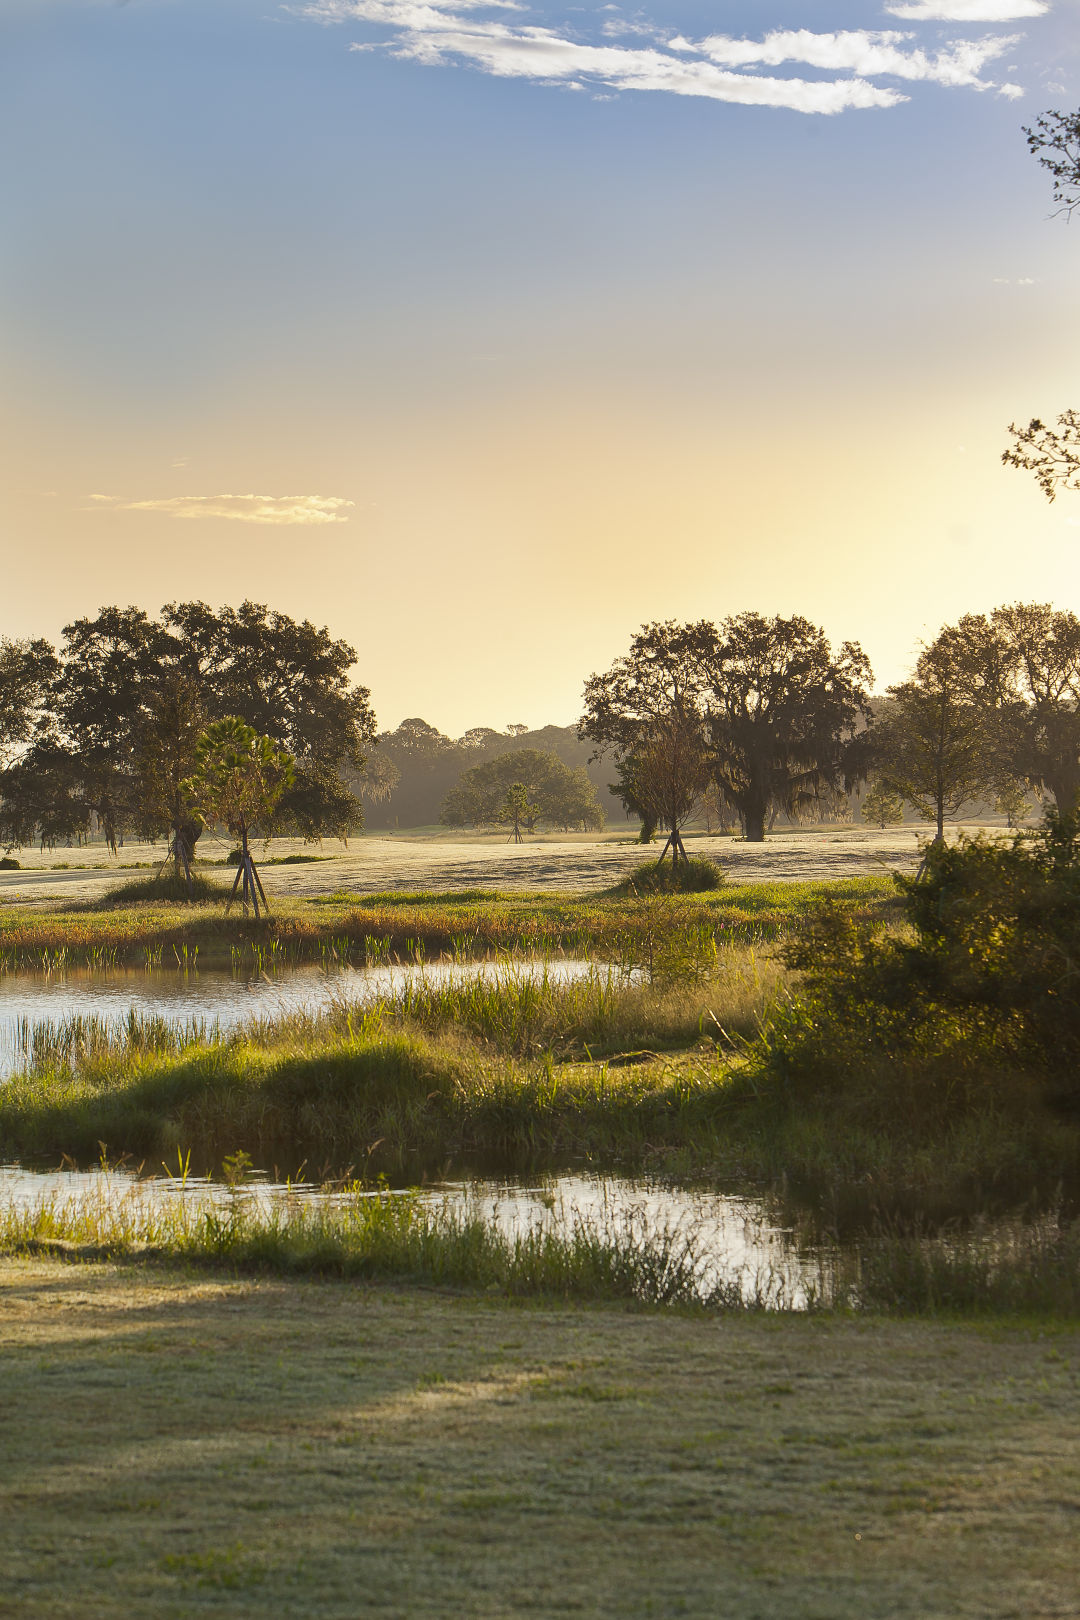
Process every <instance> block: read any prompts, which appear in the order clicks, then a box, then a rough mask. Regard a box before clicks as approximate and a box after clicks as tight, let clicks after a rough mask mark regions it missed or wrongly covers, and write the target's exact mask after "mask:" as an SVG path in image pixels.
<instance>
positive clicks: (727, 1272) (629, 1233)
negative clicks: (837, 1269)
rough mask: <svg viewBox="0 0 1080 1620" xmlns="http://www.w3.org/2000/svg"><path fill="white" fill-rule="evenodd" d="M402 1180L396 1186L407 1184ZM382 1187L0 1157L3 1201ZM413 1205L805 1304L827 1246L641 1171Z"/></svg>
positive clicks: (304, 1195)
mask: <svg viewBox="0 0 1080 1620" xmlns="http://www.w3.org/2000/svg"><path fill="white" fill-rule="evenodd" d="M403 1190H404V1189H403ZM385 1196H386V1192H385V1190H381V1191H380V1190H377V1189H371V1190H362V1191H358V1190H357V1189H355V1188H349V1189H344V1188H341V1187H333V1186H330V1187H320V1186H316V1185H314V1184H312V1183H306V1182H273V1181H270V1180H269V1179H267V1178H265V1177H262V1176H258V1175H257V1176H255V1177H254V1178H252V1179H250V1180H246V1181H244V1182H243V1183H242V1184H241V1185H237V1186H229V1185H228V1184H227V1183H225V1182H222V1181H212V1180H208V1179H206V1178H204V1177H199V1176H187V1177H185V1178H183V1179H181V1178H179V1177H174V1176H160V1177H155V1178H146V1179H140V1178H139V1177H138V1175H137V1174H136V1173H135V1172H132V1171H126V1170H124V1169H123V1168H110V1169H99V1170H52V1171H34V1170H27V1169H25V1168H23V1167H21V1166H20V1165H17V1164H11V1165H3V1166H0V1210H2V1209H3V1208H5V1207H14V1208H16V1209H22V1210H29V1209H32V1208H34V1207H35V1206H37V1205H41V1204H44V1205H50V1204H51V1205H53V1206H54V1207H56V1208H58V1209H63V1210H67V1211H69V1212H74V1211H76V1210H77V1209H78V1208H79V1207H80V1206H88V1207H90V1208H100V1207H101V1206H102V1205H103V1204H107V1205H112V1206H116V1207H120V1206H121V1205H123V1204H124V1203H125V1201H127V1203H128V1207H130V1205H131V1203H132V1202H134V1203H135V1204H137V1205H141V1206H143V1207H145V1208H149V1207H153V1206H157V1207H159V1208H160V1207H162V1206H168V1205H170V1204H175V1203H176V1201H178V1200H184V1201H186V1202H187V1203H188V1205H189V1207H195V1208H196V1209H197V1208H199V1207H201V1206H206V1207H209V1208H213V1209H218V1210H220V1209H222V1208H228V1207H229V1206H230V1205H232V1204H233V1203H234V1201H236V1200H240V1201H242V1202H243V1203H244V1204H251V1203H254V1204H255V1205H256V1206H258V1207H260V1208H261V1209H262V1210H263V1211H265V1212H267V1213H269V1212H270V1211H271V1210H272V1209H273V1208H274V1206H278V1207H279V1208H282V1209H287V1208H288V1207H289V1206H290V1205H291V1206H298V1205H303V1204H308V1205H311V1204H321V1205H331V1206H333V1205H339V1206H340V1205H344V1204H347V1203H348V1202H349V1201H350V1200H352V1199H355V1198H357V1197H371V1198H378V1197H385ZM412 1196H414V1197H415V1198H416V1200H417V1202H418V1203H420V1204H421V1205H422V1206H426V1207H428V1208H431V1209H433V1210H445V1211H446V1212H448V1213H450V1214H454V1215H459V1216H463V1215H468V1216H476V1217H479V1218H480V1219H483V1220H485V1221H490V1222H493V1223H494V1224H495V1225H496V1226H498V1227H499V1229H500V1230H501V1231H503V1232H504V1233H505V1234H506V1235H507V1236H508V1237H510V1238H513V1237H515V1236H518V1235H522V1236H523V1235H525V1234H526V1233H528V1232H531V1231H537V1230H543V1229H547V1230H551V1231H554V1232H561V1233H563V1234H565V1235H569V1234H571V1233H572V1232H574V1231H575V1230H578V1231H581V1232H583V1233H589V1234H595V1235H597V1236H600V1237H603V1238H606V1239H608V1240H616V1239H620V1238H623V1239H625V1238H634V1239H636V1240H638V1242H639V1243H642V1244H647V1243H648V1242H649V1241H650V1240H651V1239H655V1238H657V1237H661V1236H662V1237H663V1238H664V1239H665V1240H670V1242H671V1244H672V1245H673V1247H674V1248H675V1250H676V1251H678V1252H683V1251H684V1250H685V1252H688V1253H690V1254H691V1255H692V1257H693V1265H694V1271H695V1279H696V1286H697V1288H698V1290H699V1291H700V1294H701V1297H702V1298H707V1297H709V1296H710V1295H712V1294H714V1293H715V1292H716V1290H717V1289H720V1288H725V1289H732V1288H734V1289H735V1290H737V1292H738V1295H739V1297H741V1298H742V1299H744V1300H746V1301H748V1302H755V1303H759V1304H762V1305H764V1306H766V1307H769V1308H773V1309H780V1308H783V1309H787V1310H793V1309H794V1310H804V1309H806V1308H807V1306H808V1305H809V1304H810V1303H812V1302H813V1301H814V1300H815V1299H819V1298H820V1297H821V1291H822V1264H823V1260H824V1259H825V1251H824V1250H818V1251H815V1252H809V1253H808V1252H807V1251H806V1250H805V1249H803V1248H801V1246H800V1245H799V1244H798V1243H797V1242H796V1240H795V1237H794V1234H793V1233H792V1232H790V1231H785V1230H783V1229H782V1228H780V1227H778V1226H777V1225H776V1224H775V1213H774V1211H773V1210H772V1208H771V1206H770V1205H769V1203H768V1201H767V1200H765V1199H762V1198H753V1197H742V1196H734V1195H731V1194H727V1193H721V1192H715V1191H705V1190H700V1189H695V1188H686V1187H680V1186H674V1185H671V1184H668V1183H665V1182H659V1181H655V1180H651V1179H648V1178H635V1177H627V1176H615V1175H594V1174H587V1173H582V1172H575V1173H569V1174H562V1175H554V1176H549V1177H542V1178H535V1179H530V1180H515V1179H512V1178H501V1179H488V1180H472V1181H451V1182H442V1183H437V1184H435V1185H432V1186H428V1187H424V1188H422V1189H419V1190H418V1191H416V1190H414V1192H413V1193H412Z"/></svg>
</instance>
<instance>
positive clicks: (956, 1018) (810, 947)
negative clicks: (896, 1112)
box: [767, 813, 1080, 1107]
mask: <svg viewBox="0 0 1080 1620" xmlns="http://www.w3.org/2000/svg"><path fill="white" fill-rule="evenodd" d="M895 881H896V882H897V884H898V885H899V887H900V889H901V891H902V893H903V897H904V912H905V915H906V920H907V923H908V925H909V926H908V929H907V930H906V931H903V932H901V933H898V934H885V933H883V932H881V931H880V930H878V931H876V932H875V931H874V930H873V929H870V928H867V927H866V926H865V925H862V924H859V923H857V922H855V921H853V920H852V918H851V917H850V915H848V914H846V913H844V912H841V911H840V910H839V909H837V908H834V907H830V908H825V909H824V910H822V911H821V912H820V913H819V914H818V915H817V916H816V917H815V918H813V919H811V921H810V922H809V923H808V924H807V926H806V927H805V928H804V929H803V930H802V931H801V932H800V934H799V935H798V936H797V937H796V938H795V939H794V940H792V941H791V942H789V943H788V944H787V945H786V946H785V948H784V951H783V953H782V954H783V960H784V961H785V963H786V964H787V966H788V967H792V968H795V969H796V970H797V971H798V972H800V973H801V974H802V975H803V980H802V985H803V998H802V1002H801V1004H799V1005H797V1006H795V1007H793V1008H792V1010H791V1011H790V1013H789V1014H788V1015H787V1016H786V1017H781V1018H780V1019H779V1020H778V1021H776V1022H774V1025H773V1027H772V1029H771V1030H770V1032H769V1034H768V1036H767V1040H768V1041H769V1042H770V1043H771V1046H772V1051H773V1056H774V1059H776V1060H778V1061H779V1062H780V1063H781V1066H783V1065H784V1064H786V1065H788V1067H789V1068H790V1066H791V1065H792V1064H795V1065H796V1066H797V1067H799V1068H804V1067H805V1062H806V1060H807V1059H812V1061H813V1064H814V1066H815V1068H816V1069H817V1071H818V1072H819V1074H820V1075H821V1076H822V1077H823V1078H824V1077H826V1076H828V1075H829V1074H831V1075H832V1076H833V1078H834V1079H835V1078H839V1077H840V1076H841V1075H842V1073H843V1072H844V1071H847V1070H850V1069H851V1067H852V1065H853V1064H862V1065H863V1066H873V1064H874V1062H875V1060H877V1059H882V1058H884V1059H887V1060H888V1061H890V1062H891V1061H892V1060H894V1059H895V1058H896V1057H898V1056H900V1055H901V1054H903V1055H906V1056H908V1057H916V1058H918V1059H919V1060H920V1063H921V1065H922V1073H923V1074H924V1076H925V1077H931V1078H932V1079H933V1084H934V1085H935V1086H936V1087H938V1088H939V1089H940V1088H947V1089H949V1090H951V1092H952V1093H953V1094H954V1095H956V1096H959V1095H961V1094H964V1095H967V1094H969V1093H970V1091H971V1088H972V1086H978V1085H979V1084H980V1083H981V1081H982V1080H985V1077H986V1076H988V1075H989V1074H990V1073H991V1072H992V1070H993V1069H994V1067H995V1066H996V1067H997V1068H998V1069H1009V1068H1010V1067H1011V1068H1013V1069H1015V1070H1017V1071H1024V1072H1026V1073H1028V1074H1030V1073H1031V1071H1032V1070H1034V1071H1036V1072H1037V1073H1038V1074H1040V1075H1041V1076H1042V1077H1043V1078H1044V1079H1045V1081H1046V1083H1047V1087H1048V1092H1049V1095H1050V1097H1051V1098H1052V1100H1053V1101H1054V1102H1055V1103H1057V1104H1061V1105H1066V1106H1069V1107H1076V1106H1078V1105H1080V1069H1078V1064H1080V994H1078V992H1080V817H1078V816H1077V815H1070V816H1060V815H1057V814H1054V813H1051V814H1050V815H1048V816H1047V818H1046V821H1045V822H1044V823H1043V825H1042V826H1041V827H1039V828H1038V829H1036V830H1033V831H1026V830H1025V831H1021V832H1018V833H1016V834H1014V836H1013V837H1012V838H1011V839H1009V840H1007V841H1003V840H999V839H990V838H987V837H986V836H985V835H982V836H979V837H977V838H966V837H962V838H960V839H959V840H958V842H957V843H956V844H954V845H952V846H951V847H950V846H948V845H945V844H935V845H932V846H931V848H930V849H929V850H928V851H927V855H926V859H925V862H924V866H923V870H922V872H921V873H920V874H919V875H918V876H917V877H915V878H908V877H899V876H898V877H897V878H896V880H895Z"/></svg>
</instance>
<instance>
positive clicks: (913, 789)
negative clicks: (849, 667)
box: [873, 636, 989, 843]
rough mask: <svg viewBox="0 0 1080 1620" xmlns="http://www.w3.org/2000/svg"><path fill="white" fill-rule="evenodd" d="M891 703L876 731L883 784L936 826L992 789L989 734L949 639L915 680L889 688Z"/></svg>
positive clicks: (941, 832) (941, 830) (922, 658)
mask: <svg viewBox="0 0 1080 1620" xmlns="http://www.w3.org/2000/svg"><path fill="white" fill-rule="evenodd" d="M889 697H890V699H891V702H890V703H889V704H888V705H887V706H886V707H885V709H884V712H883V713H882V714H881V715H880V717H879V719H878V721H877V724H876V725H875V727H874V733H873V741H874V757H875V760H876V762H877V765H878V769H879V772H880V776H881V780H882V781H883V782H884V783H885V784H886V785H887V786H888V787H890V788H892V789H893V791H894V792H896V793H899V794H900V795H901V797H902V798H904V799H907V800H908V802H909V803H910V804H912V805H914V807H915V809H916V810H917V811H918V813H919V815H920V816H922V817H923V818H924V820H927V821H933V822H935V824H936V833H935V842H936V843H940V842H941V841H942V840H943V839H944V837H945V817H946V816H947V815H955V813H956V812H957V811H958V810H959V808H960V806H961V805H962V804H964V803H965V802H966V801H967V800H968V799H972V798H974V797H975V796H976V795H977V794H978V793H979V792H980V791H981V790H982V788H983V787H984V786H985V785H986V781H987V771H988V768H989V767H988V758H987V746H986V730H985V725H984V723H983V718H982V716H981V714H980V713H979V710H978V708H977V706H976V705H975V704H974V703H973V702H972V700H971V696H970V692H969V689H968V686H967V682H966V681H965V679H964V676H963V673H962V671H961V669H960V666H959V662H958V660H957V657H956V649H955V646H954V644H953V643H952V642H951V640H950V639H949V638H948V637H947V636H946V637H944V638H942V637H939V638H938V640H937V641H935V642H934V643H933V644H932V645H931V646H929V647H926V648H924V649H923V651H922V653H921V654H920V655H919V660H918V663H917V664H916V666H915V674H914V677H913V678H912V679H911V680H910V681H905V682H903V683H902V685H899V686H891V687H890V688H889Z"/></svg>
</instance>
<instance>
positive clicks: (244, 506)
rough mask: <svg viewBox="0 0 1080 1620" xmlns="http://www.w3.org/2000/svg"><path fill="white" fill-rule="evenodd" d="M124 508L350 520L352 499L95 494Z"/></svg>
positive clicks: (248, 519)
mask: <svg viewBox="0 0 1080 1620" xmlns="http://www.w3.org/2000/svg"><path fill="white" fill-rule="evenodd" d="M90 499H91V500H92V501H98V502H107V503H108V505H110V506H111V507H112V508H113V509H114V510H116V511H120V512H164V513H166V514H167V515H168V516H169V517H177V518H228V519H230V520H232V521H233V522H236V523H300V524H321V523H347V522H348V521H349V519H348V515H347V514H346V512H345V508H346V507H347V506H352V504H353V503H352V501H346V500H343V499H342V497H341V496H340V495H166V496H161V497H159V498H158V499H156V500H150V501H128V500H124V499H123V498H122V497H120V496H118V495H91V497H90Z"/></svg>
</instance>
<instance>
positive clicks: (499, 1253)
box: [0, 1183, 764, 1308]
mask: <svg viewBox="0 0 1080 1620" xmlns="http://www.w3.org/2000/svg"><path fill="white" fill-rule="evenodd" d="M3 1251H7V1252H9V1253H11V1252H14V1253H34V1252H36V1253H42V1252H44V1253H52V1254H54V1255H57V1256H59V1257H66V1258H73V1259H78V1258H84V1259H85V1258H97V1259H101V1258H105V1257H113V1258H123V1257H125V1256H126V1257H137V1256H140V1257H147V1256H152V1257H155V1258H161V1259H165V1258H168V1259H172V1260H182V1261H188V1262H197V1263H203V1264H205V1263H210V1264H214V1265H222V1266H227V1267H229V1268H231V1269H238V1270H263V1271H271V1272H284V1273H295V1272H315V1273H318V1274H320V1275H325V1276H335V1277H356V1278H372V1279H374V1278H379V1279H386V1280H408V1281H410V1282H418V1283H424V1284H429V1285H436V1286H442V1287H447V1286H449V1287H457V1288H468V1289H478V1290H482V1291H495V1292H499V1293H502V1294H506V1295H511V1296H513V1295H539V1296H547V1297H553V1298H563V1299H587V1300H597V1301H605V1300H606V1301H612V1300H632V1301H635V1302H637V1303H639V1304H644V1305H704V1306H706V1307H712V1308H718V1307H721V1306H727V1307H735V1306H754V1305H757V1306H760V1305H762V1304H763V1303H764V1295H763V1294H762V1295H761V1296H760V1297H758V1296H755V1295H754V1294H752V1293H751V1294H748V1295H746V1297H745V1298H744V1296H743V1294H742V1293H741V1292H740V1289H739V1287H738V1286H737V1285H728V1284H722V1283H718V1284H714V1285H711V1286H708V1285H706V1284H704V1283H703V1281H702V1270H703V1268H702V1262H701V1257H700V1253H699V1244H698V1240H697V1235H696V1234H695V1232H694V1231H692V1230H689V1229H687V1228H685V1227H680V1226H671V1225H665V1224H663V1223H660V1222H657V1221H654V1220H650V1219H649V1218H648V1216H647V1215H645V1214H644V1212H641V1211H637V1212H633V1213H632V1214H631V1216H630V1218H629V1219H627V1220H626V1221H624V1222H622V1223H620V1224H619V1225H614V1224H611V1223H608V1224H604V1223H603V1222H600V1221H597V1220H594V1219H589V1218H586V1217H584V1216H580V1215H576V1216H574V1217H573V1218H572V1219H570V1220H569V1221H565V1222H563V1223H562V1225H561V1226H560V1225H558V1224H556V1223H554V1222H551V1223H547V1224H544V1225H542V1226H530V1227H529V1228H527V1229H525V1230H523V1231H507V1230H505V1229H504V1228H503V1227H502V1226H500V1224H499V1223H498V1222H497V1220H496V1219H495V1218H494V1217H493V1216H490V1215H482V1214H479V1213H476V1212H474V1211H470V1209H469V1208H468V1207H454V1206H450V1205H449V1204H435V1205H432V1204H426V1203H423V1202H421V1201H420V1199H419V1198H418V1196H417V1195H416V1194H414V1193H408V1192H402V1193H397V1192H393V1193H392V1192H387V1191H381V1192H374V1193H373V1192H371V1191H370V1190H368V1189H366V1188H361V1187H357V1188H353V1189H348V1190H346V1191H345V1192H344V1193H338V1194H337V1196H336V1197H335V1199H334V1200H333V1202H324V1203H317V1202H312V1201H310V1200H308V1201H303V1202H300V1201H296V1200H288V1199H283V1200H276V1201H274V1202H272V1203H270V1204H266V1203H261V1202H257V1201H256V1200H255V1199H253V1198H252V1197H250V1196H248V1195H247V1194H246V1193H245V1190H244V1187H243V1185H242V1184H241V1185H234V1186H233V1188H232V1190H231V1193H230V1195H229V1197H228V1198H227V1200H226V1201H225V1202H224V1203H222V1202H220V1201H216V1202H213V1203H211V1202H208V1201H207V1200H206V1199H204V1198H200V1197H198V1196H197V1195H196V1196H193V1197H184V1196H175V1197H172V1198H170V1199H168V1200H165V1199H162V1198H160V1197H159V1198H157V1199H151V1198H148V1197H146V1196H145V1193H144V1190H143V1189H142V1188H140V1186H139V1184H137V1183H136V1184H134V1185H133V1186H132V1185H129V1186H127V1187H125V1188H121V1189H119V1190H112V1191H110V1190H107V1189H106V1190H102V1191H101V1192H100V1193H99V1194H98V1195H97V1196H94V1197H90V1198H86V1199H81V1200H78V1201H75V1200H71V1199H68V1200H62V1199H59V1198H53V1199H44V1200H41V1201H39V1202H38V1203H37V1204H35V1205H32V1206H30V1207H28V1208H23V1209H19V1208H15V1207H13V1206H9V1207H8V1208H7V1209H2V1208H0V1252H3Z"/></svg>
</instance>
